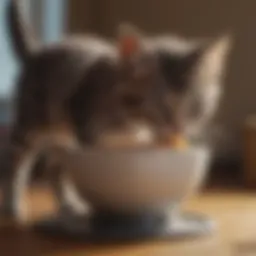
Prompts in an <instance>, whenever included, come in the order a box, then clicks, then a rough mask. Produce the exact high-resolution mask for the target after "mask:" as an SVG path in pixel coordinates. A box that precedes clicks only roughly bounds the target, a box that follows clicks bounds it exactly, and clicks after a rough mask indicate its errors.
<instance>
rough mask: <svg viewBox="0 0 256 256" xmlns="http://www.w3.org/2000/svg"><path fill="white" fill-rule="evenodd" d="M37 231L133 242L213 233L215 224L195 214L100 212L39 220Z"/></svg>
mask: <svg viewBox="0 0 256 256" xmlns="http://www.w3.org/2000/svg"><path fill="white" fill-rule="evenodd" d="M33 228H34V230H35V231H37V232H39V233H42V234H45V235H49V236H53V235H54V236H62V237H68V238H72V239H80V240H83V241H85V242H86V241H87V242H125V241H127V242H129V241H140V240H147V239H183V238H189V237H200V236H206V235H210V234H212V233H213V232H214V230H215V223H214V222H213V221H211V220H210V219H208V218H206V217H204V216H201V215H199V214H193V213H183V214H180V215H178V216H176V217H173V216H172V217H171V215H170V216H166V215H164V214H162V215H161V214H157V215H156V214H142V215H139V216H120V215H113V214H111V215H109V214H97V215H91V216H88V217H80V218H78V217H69V218H68V219H67V218H65V220H64V219H62V218H59V217H58V216H56V217H49V218H46V219H44V220H41V221H39V222H37V223H36V224H35V225H34V227H33Z"/></svg>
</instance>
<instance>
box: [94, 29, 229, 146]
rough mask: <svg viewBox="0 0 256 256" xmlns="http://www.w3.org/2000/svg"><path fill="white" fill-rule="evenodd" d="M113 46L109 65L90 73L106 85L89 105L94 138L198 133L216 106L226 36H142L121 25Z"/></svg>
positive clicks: (141, 139) (148, 139)
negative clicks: (197, 39) (113, 55)
mask: <svg viewBox="0 0 256 256" xmlns="http://www.w3.org/2000/svg"><path fill="white" fill-rule="evenodd" d="M117 49H118V51H117V55H118V56H117V60H116V62H115V65H114V66H113V65H112V66H111V67H110V66H108V65H105V64H106V63H105V64H104V65H105V66H104V65H103V66H104V68H102V71H103V70H104V71H103V72H98V73H97V72H96V73H97V74H98V75H96V76H97V77H98V79H99V74H100V73H101V79H102V77H104V75H103V73H104V74H105V75H106V78H105V79H103V80H104V81H105V82H106V83H108V84H109V86H105V88H108V89H107V90H105V92H104V93H101V95H104V96H103V97H101V99H99V97H98V96H97V97H96V98H97V100H96V101H98V104H96V105H97V107H96V108H94V109H93V113H94V117H95V119H94V120H100V122H95V126H94V128H95V127H96V126H97V127H101V128H100V129H99V130H100V131H99V132H98V134H97V135H98V136H97V137H98V138H99V137H100V138H103V140H104V141H106V140H105V139H106V138H109V139H110V141H111V140H112V141H113V138H114V137H116V138H117V140H118V141H120V140H122V139H121V138H126V139H127V140H130V141H134V142H135V143H136V141H138V142H144V143H156V142H157V141H160V140H165V139H167V138H168V136H170V135H172V134H173V133H182V134H184V136H186V137H188V138H192V137H194V136H197V135H198V134H200V132H201V130H202V128H203V127H204V126H205V125H206V124H207V123H208V122H209V121H210V120H211V118H212V117H213V115H214V113H215V111H216V109H217V106H218V102H219V98H220V95H221V92H222V86H221V80H222V75H223V73H224V69H225V60H226V55H227V53H228V49H229V39H228V38H227V37H223V38H220V39H218V40H216V41H214V42H211V43H209V42H206V43H194V42H186V41H184V40H183V41H182V40H177V39H175V38H172V37H162V38H156V37H155V38H145V37H143V36H142V35H141V34H140V33H138V32H137V31H135V30H134V29H131V28H130V27H126V28H125V29H122V33H121V34H120V37H119V40H118V44H117ZM106 66H108V68H106ZM104 81H102V82H104ZM97 95H99V94H98V93H97ZM96 98H95V99H96ZM95 129H96V130H97V128H95ZM112 135H113V136H112Z"/></svg>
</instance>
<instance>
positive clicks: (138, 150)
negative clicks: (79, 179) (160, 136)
mask: <svg viewBox="0 0 256 256" xmlns="http://www.w3.org/2000/svg"><path fill="white" fill-rule="evenodd" d="M210 151H211V150H210V148H209V147H207V146H206V145H193V146H189V147H188V148H185V149H174V148H168V147H160V146H159V147H134V148H133V147H127V148H100V147H86V148H84V149H82V150H81V149H80V150H79V149H78V150H75V151H73V154H79V155H81V154H82V155H85V154H90V155H97V154H98V155H100V154H119V155H120V154H148V153H150V154H152V153H168V154H172V155H174V154H175V155H186V154H191V153H196V152H197V153H199V152H206V153H210Z"/></svg>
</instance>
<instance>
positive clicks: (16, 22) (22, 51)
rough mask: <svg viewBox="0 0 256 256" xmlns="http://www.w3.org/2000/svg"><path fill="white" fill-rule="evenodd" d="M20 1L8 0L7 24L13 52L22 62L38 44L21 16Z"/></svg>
mask: <svg viewBox="0 0 256 256" xmlns="http://www.w3.org/2000/svg"><path fill="white" fill-rule="evenodd" d="M20 2H21V0H9V2H8V6H7V24H8V29H9V34H10V37H11V41H12V46H13V49H14V52H15V54H16V55H17V57H18V58H19V60H20V61H21V62H22V63H24V62H26V60H27V59H28V58H29V57H30V56H31V55H32V54H33V52H34V51H35V50H36V48H37V47H38V44H37V42H36V40H35V38H34V37H33V35H32V33H31V32H30V30H29V28H28V26H27V24H26V23H25V21H24V19H23V17H22V14H21V11H20V8H21V6H19V5H20Z"/></svg>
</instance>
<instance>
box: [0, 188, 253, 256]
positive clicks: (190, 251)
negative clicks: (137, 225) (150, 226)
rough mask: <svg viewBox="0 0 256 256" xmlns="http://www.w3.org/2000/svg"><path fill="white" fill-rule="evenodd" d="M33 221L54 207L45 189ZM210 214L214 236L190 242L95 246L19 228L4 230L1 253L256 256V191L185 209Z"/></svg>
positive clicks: (205, 198)
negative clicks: (213, 224)
mask: <svg viewBox="0 0 256 256" xmlns="http://www.w3.org/2000/svg"><path fill="white" fill-rule="evenodd" d="M29 199H30V209H31V214H30V217H31V220H32V219H33V220H35V219H37V218H40V217H41V216H42V215H43V214H47V213H50V212H51V211H53V209H54V204H53V200H52V198H51V196H50V194H49V193H48V192H47V190H45V189H38V188H37V189H32V190H31V192H30V193H29ZM185 208H187V209H189V210H194V211H196V212H200V213H205V214H207V215H209V216H210V217H212V218H214V219H215V220H217V221H218V223H219V230H218V231H217V232H216V234H215V235H213V236H211V237H205V238H199V239H194V240H191V239H190V240H186V241H167V242H166V241H165V242H153V241H149V242H147V243H142V244H133V245H111V246H110V245H108V246H95V245H94V246H93V245H86V244H83V243H81V242H74V241H73V242H71V241H68V240H66V239H65V240H63V239H53V238H51V239H50V238H46V237H42V236H39V235H38V234H37V235H36V234H33V233H32V232H29V231H24V230H20V229H18V228H7V227H5V228H0V255H1V256H2V255H3V256H12V255H13V256H38V255H44V256H51V255H52V256H58V255H59V256H80V255H81V256H83V255H86V256H171V255H174V256H190V255H191V256H193V255H195V256H201V255H202V256H222V255H225V256H228V255H231V256H240V255H241V256H249V255H254V256H255V255H256V193H255V194H253V193H245V192H244V193H243V192H241V193H239V192H220V191H219V192H216V191H215V192H207V193H204V194H203V195H201V196H198V197H197V198H194V199H192V200H191V201H190V202H189V203H188V205H187V206H186V207H185Z"/></svg>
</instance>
